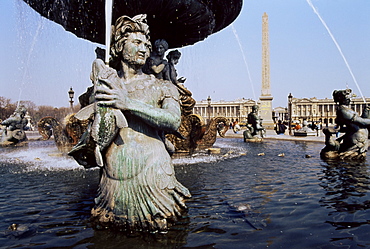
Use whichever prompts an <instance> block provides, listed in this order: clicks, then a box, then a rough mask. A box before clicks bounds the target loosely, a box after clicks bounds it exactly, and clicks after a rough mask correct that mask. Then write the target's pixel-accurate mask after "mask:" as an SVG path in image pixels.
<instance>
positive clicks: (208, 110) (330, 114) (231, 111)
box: [193, 97, 370, 125]
mask: <svg viewBox="0 0 370 249" xmlns="http://www.w3.org/2000/svg"><path fill="white" fill-rule="evenodd" d="M366 102H367V103H370V98H366ZM256 104H258V105H259V104H260V103H258V102H256V101H254V100H252V99H244V98H243V99H238V100H234V101H223V100H221V101H207V100H202V101H197V103H196V105H195V107H194V110H193V113H195V114H199V115H200V116H202V117H203V118H204V119H205V120H208V119H209V118H214V117H217V116H222V117H226V118H227V119H229V120H230V122H233V121H235V120H238V121H241V122H246V120H247V117H248V113H250V112H251V111H252V106H253V105H256ZM365 105H366V104H365V103H364V101H363V99H362V98H352V102H351V108H352V109H353V110H355V111H356V112H357V113H358V114H360V115H361V114H362V111H363V108H364V107H365ZM288 110H289V109H288V107H276V108H274V109H273V111H272V113H271V117H272V119H273V120H274V122H277V121H278V120H282V121H289V111H288ZM335 117H336V104H335V103H334V100H333V99H328V98H325V99H317V98H301V99H300V98H294V97H293V98H292V122H296V121H297V122H300V123H302V122H303V120H306V121H309V122H312V121H314V122H321V123H322V124H323V125H325V124H327V125H334V123H335Z"/></svg>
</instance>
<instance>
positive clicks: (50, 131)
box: [37, 114, 88, 152]
mask: <svg viewBox="0 0 370 249" xmlns="http://www.w3.org/2000/svg"><path fill="white" fill-rule="evenodd" d="M63 123H64V124H62V123H60V122H59V121H58V120H56V119H55V118H53V117H43V118H42V119H40V120H39V122H37V129H38V132H39V134H40V135H41V136H42V138H43V140H48V139H50V137H51V136H52V135H54V141H55V144H56V145H57V147H58V150H59V151H61V152H68V151H70V150H71V149H72V147H73V146H74V145H76V144H77V143H78V141H79V139H80V138H81V136H82V134H83V133H84V132H85V131H86V130H87V126H88V121H86V120H82V121H81V120H78V119H77V118H75V116H74V114H70V115H68V116H66V117H65V119H64V122H63Z"/></svg>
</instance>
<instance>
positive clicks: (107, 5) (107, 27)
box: [105, 0, 113, 65]
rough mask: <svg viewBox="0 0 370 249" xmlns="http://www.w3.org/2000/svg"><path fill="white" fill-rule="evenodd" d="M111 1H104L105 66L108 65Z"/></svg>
mask: <svg viewBox="0 0 370 249" xmlns="http://www.w3.org/2000/svg"><path fill="white" fill-rule="evenodd" d="M112 10H113V0H105V64H106V65H109V54H110V39H111V30H112V29H111V24H112Z"/></svg>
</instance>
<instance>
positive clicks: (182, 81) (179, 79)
mask: <svg viewBox="0 0 370 249" xmlns="http://www.w3.org/2000/svg"><path fill="white" fill-rule="evenodd" d="M185 80H186V78H185V77H180V78H178V79H177V81H178V82H180V83H184V82H185Z"/></svg>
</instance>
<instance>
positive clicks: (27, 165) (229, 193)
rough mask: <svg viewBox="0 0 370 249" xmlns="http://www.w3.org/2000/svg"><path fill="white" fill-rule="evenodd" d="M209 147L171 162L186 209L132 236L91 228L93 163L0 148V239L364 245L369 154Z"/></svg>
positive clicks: (315, 148) (303, 146) (36, 145)
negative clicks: (167, 224) (342, 157)
mask: <svg viewBox="0 0 370 249" xmlns="http://www.w3.org/2000/svg"><path fill="white" fill-rule="evenodd" d="M215 146H217V147H221V149H222V153H221V154H220V155H217V156H215V155H213V156H209V155H206V154H198V155H196V156H194V157H187V158H185V159H184V158H183V159H174V164H175V169H176V174H177V178H178V180H179V181H180V182H182V183H183V184H184V185H185V186H187V187H188V188H189V190H190V191H191V193H192V195H193V197H192V198H191V199H189V200H188V201H187V205H188V207H189V211H188V216H187V217H184V219H183V220H181V221H180V222H179V224H178V225H176V226H174V227H173V228H172V229H171V231H169V232H168V233H167V234H149V235H148V234H147V235H135V236H127V235H125V234H122V233H120V232H114V231H97V230H94V229H92V228H91V226H90V224H89V216H90V210H91V208H92V207H93V205H94V204H93V199H94V196H95V194H96V190H97V185H98V175H99V172H98V170H84V169H82V168H81V167H80V166H78V165H77V164H76V163H75V162H74V161H73V160H71V159H70V158H67V157H63V156H58V155H57V154H58V151H57V150H56V148H55V146H54V144H53V142H30V143H29V145H28V146H27V147H24V148H14V149H10V148H6V149H0V150H1V151H0V153H1V159H0V177H1V178H0V188H1V190H2V191H1V192H0V221H1V222H0V245H2V247H4V248H204V249H206V248H233V249H234V248H300V249H301V248H366V247H370V242H368V241H369V240H368V234H369V232H368V231H369V228H370V227H369V223H370V214H369V211H368V210H369V207H370V198H369V193H368V192H369V181H370V179H369V164H368V161H369V158H368V160H367V162H365V163H357V164H352V165H351V164H348V163H327V162H323V161H322V160H320V158H319V152H320V150H321V148H322V147H323V145H322V144H320V143H304V142H289V141H268V140H265V142H263V143H244V142H243V141H242V140H241V139H226V138H223V139H218V140H217V143H216V144H215ZM260 153H265V155H263V156H259V155H258V154H260ZM281 153H284V155H285V156H278V155H279V154H281ZM305 155H311V156H312V157H311V158H306V157H305ZM13 223H15V224H19V228H18V231H10V230H9V229H8V227H9V226H10V225H11V224H13Z"/></svg>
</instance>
